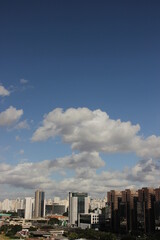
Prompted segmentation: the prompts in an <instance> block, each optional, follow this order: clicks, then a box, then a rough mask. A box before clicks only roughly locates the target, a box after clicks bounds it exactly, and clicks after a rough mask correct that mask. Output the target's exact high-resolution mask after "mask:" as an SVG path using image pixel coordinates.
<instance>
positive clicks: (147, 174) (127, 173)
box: [0, 154, 160, 195]
mask: <svg viewBox="0 0 160 240" xmlns="http://www.w3.org/2000/svg"><path fill="white" fill-rule="evenodd" d="M73 158H74V160H73ZM77 158H78V159H79V160H78V161H77ZM82 158H83V156H82ZM98 158H99V157H98ZM62 159H63V160H64V166H63V165H62ZM68 159H70V160H68ZM71 159H72V160H73V165H72V164H68V161H69V163H70V161H71ZM76 161H77V164H75V162H76ZM101 161H102V163H103V160H101ZM54 162H55V164H54ZM67 164H68V165H67ZM101 165H103V164H101V163H100V164H98V165H97V166H95V165H92V164H91V163H90V161H87V162H86V163H85V165H84V166H83V164H82V165H81V159H80V156H79V155H76V154H75V157H73V156H72V155H71V156H68V158H66V157H64V158H59V159H56V160H44V161H41V162H38V163H32V162H25V163H19V164H17V165H16V166H13V165H10V164H6V163H0V185H6V184H7V185H10V186H11V187H12V188H16V189H17V188H19V187H20V188H23V189H36V188H42V189H45V191H47V192H48V191H50V190H51V191H54V192H56V193H58V194H60V195H61V194H64V195H66V194H68V192H69V191H77V189H78V191H85V192H89V193H90V194H92V195H96V194H101V195H104V194H105V193H106V192H107V191H109V190H111V189H124V188H128V187H135V188H140V187H142V186H146V185H147V186H155V187H157V186H159V182H160V175H159V171H160V164H159V163H157V162H155V161H153V160H152V159H148V160H143V161H140V162H138V163H137V164H136V165H135V166H134V167H133V168H130V169H124V170H123V171H102V172H100V173H97V172H96V169H97V168H99V167H100V166H101ZM64 168H65V169H67V168H69V169H72V170H73V171H74V173H75V175H73V176H72V177H69V176H65V177H64V176H63V178H62V176H61V180H54V179H53V176H54V175H55V173H56V174H57V173H60V171H61V169H62V170H64ZM42 173H43V174H42Z"/></svg>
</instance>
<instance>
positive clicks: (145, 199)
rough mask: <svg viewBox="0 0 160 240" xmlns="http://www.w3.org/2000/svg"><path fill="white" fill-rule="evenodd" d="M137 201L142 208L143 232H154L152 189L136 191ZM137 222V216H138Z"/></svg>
mask: <svg viewBox="0 0 160 240" xmlns="http://www.w3.org/2000/svg"><path fill="white" fill-rule="evenodd" d="M138 201H139V204H141V208H142V211H141V212H142V217H141V220H143V222H144V231H145V232H146V233H150V232H154V231H155V212H154V204H155V191H154V189H153V188H142V189H139V190H138ZM138 222H140V221H139V214H138Z"/></svg>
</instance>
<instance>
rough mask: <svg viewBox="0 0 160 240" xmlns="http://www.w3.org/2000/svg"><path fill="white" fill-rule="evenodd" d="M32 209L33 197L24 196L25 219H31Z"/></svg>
mask: <svg viewBox="0 0 160 240" xmlns="http://www.w3.org/2000/svg"><path fill="white" fill-rule="evenodd" d="M33 211H34V198H31V197H26V198H25V214H24V218H25V219H31V218H32V217H33Z"/></svg>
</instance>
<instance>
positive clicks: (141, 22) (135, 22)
mask: <svg viewBox="0 0 160 240" xmlns="http://www.w3.org/2000/svg"><path fill="white" fill-rule="evenodd" d="M159 11H160V3H159V1H156V0H154V1H151V0H150V1H138V0H137V1H124V0H123V1H118V0H115V1H102V0H100V1H98V0H96V1H95V0H93V1H89V0H81V1H80V0H77V1H70V0H68V1H62V0H61V1H58V0H57V1H51V0H47V1H44V0H43V1H42V0H35V1H31V0H23V1H20V0H15V1H8V0H2V1H1V2H0V35H1V38H0V86H1V89H0V114H1V116H2V114H3V115H4V112H5V111H6V110H7V109H9V107H10V106H13V108H14V110H15V111H14V114H15V116H17V118H16V119H15V120H14V119H13V115H14V114H12V113H10V112H9V113H10V114H9V116H8V118H11V119H10V123H7V119H4V116H3V119H2V120H3V124H2V122H1V121H2V120H1V121H0V164H1V165H2V166H3V167H4V166H5V169H7V170H5V171H4V172H3V174H4V176H3V179H2V180H1V181H0V183H1V185H0V186H1V188H2V191H3V192H4V197H5V196H7V194H8V196H9V194H11V195H10V196H13V195H14V194H15V196H16V194H19V192H21V195H23V194H31V193H32V192H33V191H34V189H36V188H39V187H41V188H44V190H46V192H48V195H50V196H52V195H55V194H57V195H62V193H66V194H67V192H68V191H70V190H76V189H75V185H76V182H77V181H78V182H81V183H82V184H79V185H77V188H78V189H77V190H84V191H89V192H90V193H91V194H102V195H103V194H104V195H105V193H106V191H107V190H110V189H111V188H116V187H117V188H122V187H124V188H125V187H127V186H133V187H140V186H141V185H142V184H143V185H148V184H151V185H156V184H157V183H158V180H155V179H156V178H157V175H156V174H157V173H156V172H154V171H156V170H155V169H158V167H159V159H160V154H159V147H160V140H159V135H160V130H159V122H160V111H159V105H158V103H159V102H160V95H159V89H160V81H159V76H160V68H159V63H160V61H159V60H160V57H159V56H160V44H159V42H160V27H159V25H160V15H159ZM2 87H3V91H2ZM4 89H5V90H6V91H8V94H4ZM57 108H62V109H63V111H64V112H63V113H65V111H67V110H69V109H71V108H72V109H74V110H75V111H73V112H71V111H70V112H69V114H71V116H70V117H72V118H73V119H72V120H73V122H72V124H71V125H67V126H66V123H65V121H66V119H65V114H61V117H60V119H59V121H61V120H62V122H63V125H59V124H58V122H56V123H55V114H53V118H51V120H50V121H49V124H51V125H52V129H51V130H53V127H54V128H55V129H54V133H53V134H51V136H50V137H46V136H45V141H44V139H42V138H44V136H43V137H42V138H41V135H38V137H37V136H36V138H35V139H34V141H33V138H34V136H35V134H36V133H37V131H38V129H39V128H40V127H42V128H43V129H42V128H41V130H43V131H44V134H46V135H47V134H48V133H47V132H46V128H47V127H48V125H45V124H44V122H43V119H45V118H46V116H48V114H49V112H52V111H54V110H55V109H57ZM80 108H86V109H87V110H88V111H90V113H89V112H87V114H91V115H92V117H91V116H90V117H91V119H92V123H91V125H92V124H93V122H94V121H98V123H97V125H98V124H100V125H101V129H99V128H98V129H96V127H95V132H94V131H93V130H88V128H87V129H86V128H85V127H84V126H86V124H88V122H87V120H86V118H85V116H86V111H82V112H81V110H79V109H80ZM97 109H99V110H100V111H101V113H102V112H103V113H106V114H107V115H109V119H112V120H113V121H114V122H116V121H117V119H120V120H121V123H126V122H128V121H130V122H131V127H128V125H127V127H126V126H125V127H124V131H123V132H122V133H121V134H120V133H119V132H116V131H115V133H114V136H112V140H113V137H114V141H113V142H112V141H111V143H112V144H113V145H114V144H115V142H116V147H117V148H116V150H113V149H112V151H111V149H109V150H108V149H105V150H104V148H102V146H101V145H100V144H102V145H104V142H105V141H106V145H107V144H109V145H110V143H109V142H108V143H107V136H108V135H107V134H109V133H110V132H108V131H109V129H110V128H111V129H112V127H110V123H108V124H107V122H106V125H105V126H104V129H103V127H102V126H103V124H104V122H103V123H102V124H101V121H102V120H103V117H104V116H99V115H97V114H99V113H97V112H96V113H95V112H94V111H95V110H97ZM18 110H21V111H22V110H23V114H22V113H21V114H20V116H19V115H16V114H17V111H18ZM9 111H11V109H10V110H9ZM56 114H57V112H56ZM74 114H75V115H76V114H80V115H78V116H79V118H82V117H83V116H84V118H83V119H81V120H79V121H80V124H81V127H79V122H78V123H77V122H76V120H75V119H74ZM44 115H45V117H44ZM18 116H19V117H18ZM67 116H68V115H67ZM96 116H99V117H98V120H97V118H96ZM5 118H6V115H5ZM104 118H105V117H104ZM91 119H90V120H91ZM95 119H96V120H95ZM5 121H6V122H5ZM19 123H21V125H18V124H19ZM53 123H54V124H53ZM47 124H48V123H47ZM76 124H78V125H77V126H76ZM137 124H139V125H140V128H139V129H138V128H137V130H136V131H135V133H133V134H131V132H132V127H133V126H135V125H137ZM53 125H54V126H53ZM93 125H94V124H93ZM73 126H76V128H75V129H76V131H79V136H81V135H82V136H83V137H84V138H85V139H83V138H80V137H78V138H76V141H75V136H74V134H75V129H73ZM82 126H83V127H84V128H83V129H82ZM94 126H95V125H94ZM116 126H117V125H116ZM116 126H115V129H116ZM118 126H119V127H120V128H121V127H122V129H123V126H121V124H120V125H118ZM59 128H60V129H61V131H60V130H59ZM67 128H68V129H67ZM71 128H72V130H71V132H69V134H68V133H67V134H68V135H66V131H70V129H71ZM77 128H78V130H77ZM126 128H127V130H126V131H127V134H128V135H127V139H129V140H127V141H131V140H133V141H134V144H133V143H131V144H130V145H129V146H126V138H125V137H126V134H123V133H125V129H126ZM66 129H67V130H66ZM89 129H90V128H89ZM106 129H107V130H106ZM118 129H119V128H118ZM58 130H59V132H57V131H58ZM84 130H85V131H86V132H85V133H86V135H85V136H84V135H83V134H84V132H83V131H84ZM105 130H106V131H107V134H106V136H105V137H106V138H105V139H103V141H104V142H103V141H102V139H101V137H102V135H103V134H102V133H103V131H104V132H105ZM96 131H98V132H96ZM118 131H119V130H118ZM87 133H88V135H87ZM91 133H92V134H91ZM111 133H113V131H111ZM38 134H40V133H39V132H38ZM96 134H97V137H98V136H99V139H98V140H95V139H94V136H96ZM130 134H131V135H132V136H130ZM119 135H121V138H120V136H119ZM123 135H125V136H123ZM152 135H155V139H153V138H152V139H151V140H147V138H148V137H150V136H152ZM66 136H67V140H66V139H64V138H65V137H66ZM69 137H70V138H73V139H72V140H68V138H69ZM76 137H77V136H76ZM132 138H133V139H132ZM93 139H94V141H93ZM118 139H119V142H118ZM135 139H136V140H135ZM137 139H138V140H137ZM77 141H78V143H79V145H78V146H76V147H74V146H72V145H74V144H75V143H77ZM99 141H100V142H99ZM123 141H124V143H123V146H122V142H123ZM135 141H136V143H135ZM137 141H140V143H139V142H138V143H137ZM93 142H94V146H96V147H95V149H94V148H93ZM102 142H103V143H102ZM83 143H85V144H86V148H84V146H82V149H81V145H84V144H83ZM96 144H97V145H96ZM91 145H92V147H91ZM131 145H132V146H131ZM133 145H134V146H133ZM135 145H136V146H135ZM137 145H139V148H140V149H141V153H140V149H138V147H137ZM97 146H99V147H97ZM87 147H88V148H87ZM146 149H148V151H149V150H150V152H152V151H153V154H147V153H146ZM93 151H94V154H95V155H94V157H93V159H95V160H94V161H95V162H96V161H97V162H99V165H98V166H97V167H95V166H93V165H92V164H91V163H90V161H89V162H87V159H86V162H87V164H88V165H86V166H85V167H86V168H87V169H88V170H90V171H91V170H94V173H95V181H96V189H93V187H92V186H91V184H90V182H89V181H90V179H89V177H88V176H87V175H86V174H84V167H83V166H82V165H83V164H82V163H83V159H82V158H83V157H84V155H85V154H87V155H85V156H86V157H88V159H90V155H88V154H91V156H92V153H93ZM84 152H85V154H84ZM142 152H143V153H142ZM144 152H145V153H144ZM97 153H98V154H99V155H98V156H99V157H97ZM74 154H75V155H74ZM82 155H83V157H82ZM66 156H67V157H68V158H69V157H71V156H72V157H71V159H70V160H66V158H65V157H66ZM77 157H78V160H76V159H77ZM61 158H64V159H63V160H62V161H63V163H64V164H63V166H62V165H61V161H60V160H59V159H61ZM97 158H98V159H97ZM99 158H100V159H99ZM44 160H48V161H50V162H52V163H53V162H54V161H55V160H56V161H57V165H56V167H55V163H54V164H53V165H54V167H53V169H52V171H51V173H50V172H49V170H48V168H47V167H46V166H48V165H47V164H49V163H47V164H46V165H45V164H44V166H43V167H42V166H39V165H33V166H34V168H35V169H36V171H37V178H36V179H34V173H33V175H31V176H29V177H28V178H29V179H32V180H33V181H32V182H31V183H30V184H29V183H28V178H27V177H26V176H25V177H24V176H21V178H18V174H19V173H18V170H17V169H21V170H20V171H22V170H23V169H25V168H27V167H26V166H28V165H27V164H29V163H32V164H34V163H35V164H40V163H44ZM142 160H143V161H144V160H145V164H146V165H145V164H144V162H143V164H142ZM69 161H71V162H72V163H73V162H74V166H70V163H71V162H69ZM77 161H78V162H77ZM101 161H103V162H104V163H102V162H101ZM79 162H80V163H81V167H79ZM90 164H91V165H90ZM51 165H52V164H51ZM142 165H143V167H144V165H145V166H147V167H148V168H147V169H149V167H150V169H152V171H151V170H150V171H149V172H147V176H150V175H151V176H155V179H152V180H151V179H150V177H148V179H143V181H142V179H140V178H139V176H140V175H141V176H143V173H144V172H145V171H146V169H143V168H142ZM33 166H31V168H33ZM68 166H70V167H68ZM153 166H154V167H153ZM43 168H44V169H43ZM55 168H56V169H55ZM79 168H80V169H81V175H80V173H79V172H78V169H79ZM2 169H3V168H2ZM11 169H12V171H11ZM29 169H30V168H29ZM40 169H41V170H40ZM42 169H43V170H44V172H45V174H44V177H45V180H44V179H39V180H38V173H39V174H40V171H42ZM126 169H128V170H126ZM135 169H136V170H135ZM137 169H139V172H138V173H137V172H136V173H135V171H138V170H137ZM140 169H141V170H140ZM29 171H30V170H29ZM126 171H128V172H127V173H126ZM102 172H103V173H104V174H108V175H109V174H111V173H112V174H113V176H114V178H115V182H114V183H110V184H108V185H105V183H104V180H105V177H104V178H103V179H104V180H102V179H101V180H100V175H102ZM142 172H143V173H142ZM25 174H27V173H25V171H24V175H25ZM108 175H107V178H106V182H109V179H110V178H109V177H108ZM130 175H132V177H130ZM133 175H134V176H133ZM135 175H136V176H135ZM7 176H8V177H7ZM116 176H117V177H116ZM118 176H120V178H122V177H123V178H124V181H125V182H124V183H123V185H122V186H119V185H118V184H116V182H118ZM112 178H113V177H112ZM5 179H6V180H5ZM46 179H48V180H46ZM47 181H48V185H47ZM19 182H22V184H19ZM44 182H45V183H44ZM64 182H65V184H66V182H67V184H66V185H65V184H64ZM58 184H59V185H58ZM98 184H99V185H98ZM57 185H58V187H57ZM102 185H103V188H102ZM52 186H53V187H52ZM55 186H56V187H55ZM5 189H8V190H7V191H5ZM53 189H55V190H53Z"/></svg>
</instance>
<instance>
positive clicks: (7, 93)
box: [0, 85, 10, 97]
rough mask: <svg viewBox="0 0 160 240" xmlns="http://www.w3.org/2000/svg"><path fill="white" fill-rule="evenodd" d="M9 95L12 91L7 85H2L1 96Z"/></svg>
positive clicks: (0, 87)
mask: <svg viewBox="0 0 160 240" xmlns="http://www.w3.org/2000/svg"><path fill="white" fill-rule="evenodd" d="M9 95H10V92H9V91H8V90H7V89H6V88H5V87H3V86H2V85H0V96H2V97H4V96H9Z"/></svg>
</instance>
